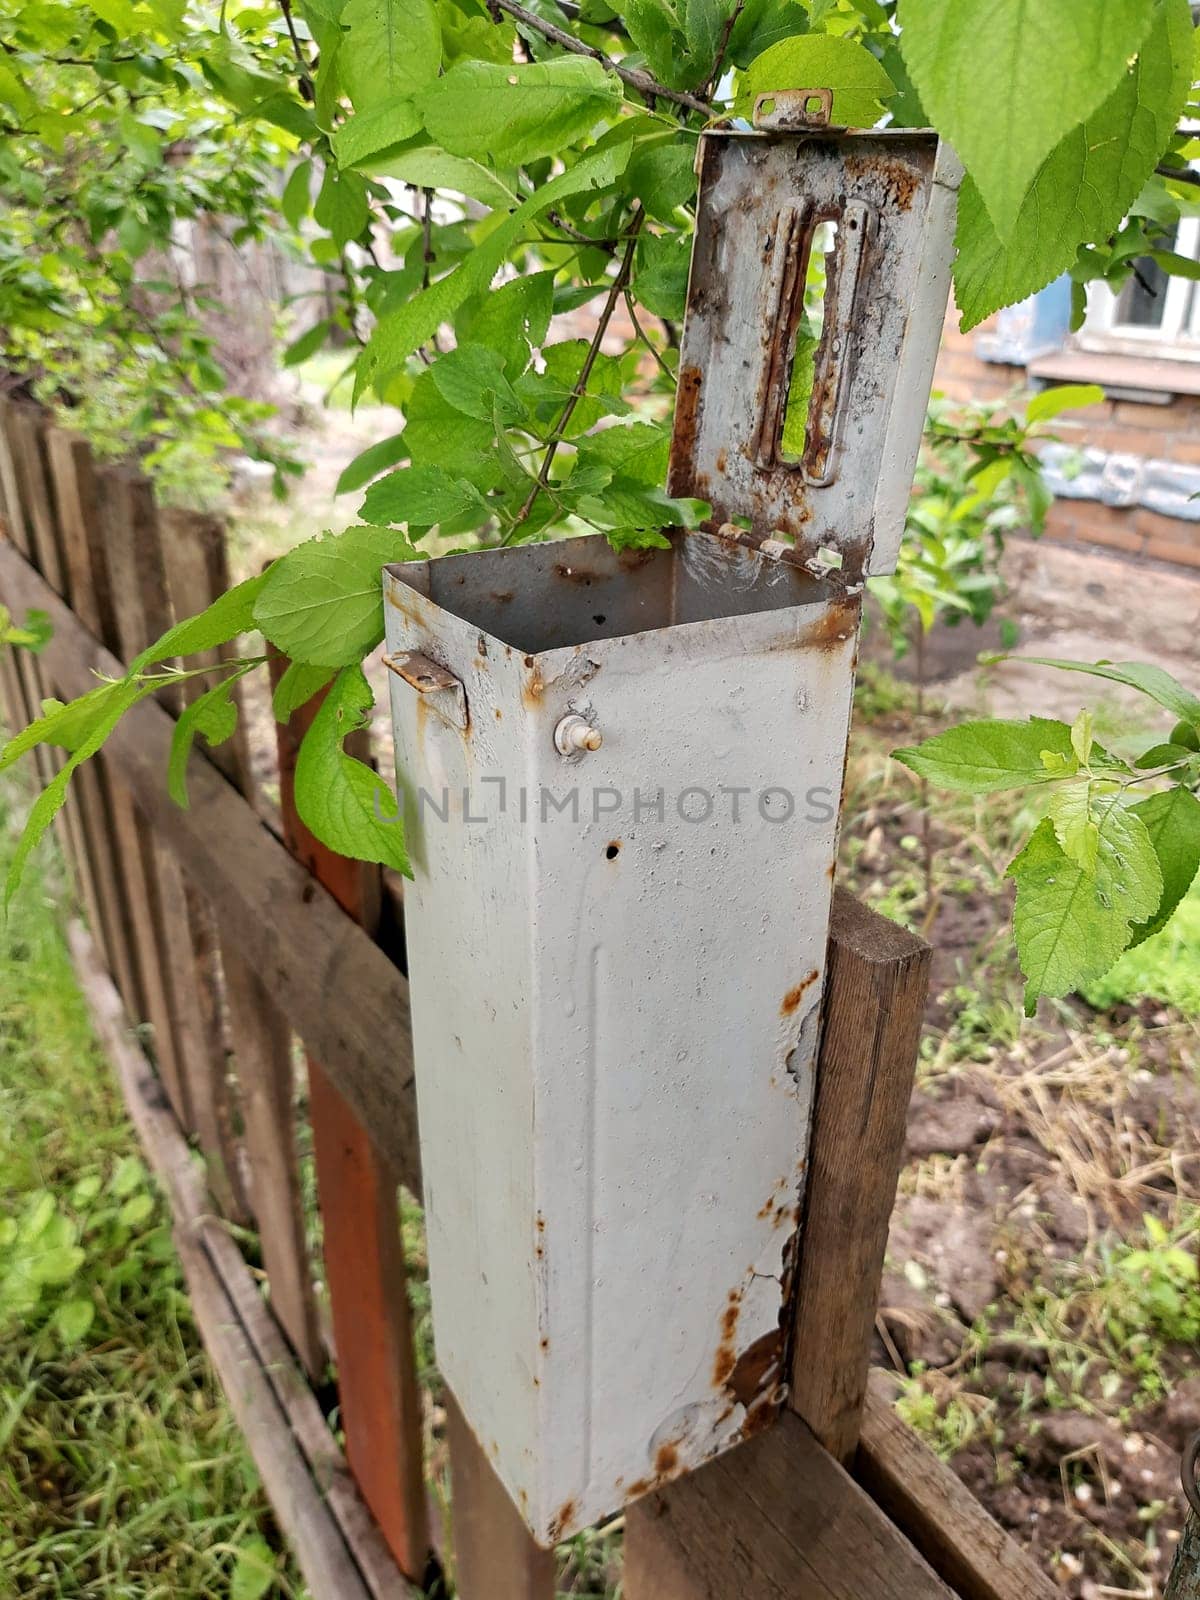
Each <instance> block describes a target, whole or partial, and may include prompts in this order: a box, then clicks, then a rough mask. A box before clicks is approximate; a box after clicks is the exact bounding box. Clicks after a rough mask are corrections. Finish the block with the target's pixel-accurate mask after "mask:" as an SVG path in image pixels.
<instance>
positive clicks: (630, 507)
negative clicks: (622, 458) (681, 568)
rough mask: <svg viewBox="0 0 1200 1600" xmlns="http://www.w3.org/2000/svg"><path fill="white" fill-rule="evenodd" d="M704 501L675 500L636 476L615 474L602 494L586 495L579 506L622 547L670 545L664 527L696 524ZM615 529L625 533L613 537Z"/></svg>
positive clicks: (589, 518) (583, 513) (618, 546)
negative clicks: (642, 482) (616, 475)
mask: <svg viewBox="0 0 1200 1600" xmlns="http://www.w3.org/2000/svg"><path fill="white" fill-rule="evenodd" d="M703 505H704V502H703V501H697V500H673V499H671V497H670V496H669V495H668V494H666V493H665V491H664V490H662V489H656V488H648V487H647V486H646V485H645V484H641V483H636V482H634V481H633V480H632V479H630V480H627V481H622V480H621V479H620V478H614V479H613V481H612V482H611V483H610V484H608V485H607V486H606V487H605V488H604V489H603V490H602V491H601V493H600V494H598V495H584V496H583V497H582V498H581V499H580V500H579V501H578V504H577V510H578V512H579V515H580V516H581V517H586V518H587V520H588V521H589V522H590V523H592V524H593V526H595V527H597V528H603V529H605V530H606V531H608V532H609V534H610V543H614V544H615V545H616V548H617V549H621V548H622V547H623V546H624V545H633V544H654V545H660V546H661V545H666V544H667V543H668V542H669V541H668V540H667V539H666V538H665V537H664V535H663V531H662V530H663V529H664V528H672V527H692V526H694V525H695V523H696V521H697V520H698V516H699V515H703V511H702V510H701V509H700V508H701V507H703ZM614 532H619V533H620V534H621V535H622V537H621V538H620V539H616V540H614V539H612V537H611V535H612V534H613V533H614ZM634 535H637V536H638V537H636V538H635V537H634ZM646 536H650V537H646Z"/></svg>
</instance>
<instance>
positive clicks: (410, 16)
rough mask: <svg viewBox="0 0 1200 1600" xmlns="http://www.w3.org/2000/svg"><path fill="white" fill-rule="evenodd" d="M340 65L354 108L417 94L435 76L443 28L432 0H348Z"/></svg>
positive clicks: (344, 18)
mask: <svg viewBox="0 0 1200 1600" xmlns="http://www.w3.org/2000/svg"><path fill="white" fill-rule="evenodd" d="M341 20H342V25H343V27H344V28H345V29H346V30H347V31H346V36H345V38H344V39H343V40H342V44H341V49H340V51H339V53H338V71H339V73H340V75H341V80H342V83H343V84H344V85H345V89H346V93H347V94H348V95H349V96H350V100H351V103H352V104H353V106H354V109H355V110H356V111H365V110H367V109H368V108H369V107H371V106H376V105H379V104H380V103H381V102H382V101H394V100H395V99H396V98H397V97H398V96H401V95H415V94H416V93H417V91H418V90H419V89H423V88H424V87H425V85H426V84H428V83H431V82H432V81H433V80H434V78H436V76H437V71H438V67H439V66H440V65H441V60H442V31H441V27H440V25H439V23H438V17H437V9H436V7H435V5H434V3H433V0H348V3H347V4H346V6H345V7H344V8H343V10H342V16H341Z"/></svg>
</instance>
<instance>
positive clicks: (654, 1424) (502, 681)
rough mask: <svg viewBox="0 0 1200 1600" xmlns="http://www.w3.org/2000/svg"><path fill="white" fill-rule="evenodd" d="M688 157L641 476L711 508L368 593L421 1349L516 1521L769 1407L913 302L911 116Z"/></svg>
mask: <svg viewBox="0 0 1200 1600" xmlns="http://www.w3.org/2000/svg"><path fill="white" fill-rule="evenodd" d="M768 109H769V108H768ZM788 111H789V106H788V103H787V97H784V96H780V97H778V98H777V101H776V104H775V106H774V110H773V113H772V115H773V117H774V120H775V121H776V123H779V122H781V121H782V120H783V119H785V117H786V115H787V114H788ZM700 162H701V173H702V184H701V198H700V210H699V222H698V231H697V237H696V245H695V253H694V258H693V267H692V281H691V286H690V290H689V306H688V316H687V323H686V327H685V331H684V339H683V349H682V357H681V372H680V400H679V405H678V415H677V421H676V428H675V438H674V444H673V451H672V466H671V480H670V481H671V487H672V490H673V491H674V492H675V493H677V494H682V495H695V496H698V497H702V498H704V499H706V500H708V501H710V502H711V504H712V507H713V516H712V519H711V521H710V523H709V524H708V526H707V530H706V531H701V532H694V533H683V532H679V531H672V532H670V534H669V537H670V548H669V549H661V550H645V551H636V552H627V553H624V554H621V555H617V554H614V553H613V551H612V550H611V549H610V548H609V546H608V545H607V544H606V543H605V541H604V540H603V539H601V538H584V539H576V540H571V541H567V542H560V543H543V544H536V545H529V546H525V547H522V548H517V549H512V550H503V551H491V552H484V553H479V554H468V555H460V556H451V557H447V558H444V559H442V560H438V561H432V562H420V563H413V564H410V565H406V566H398V567H394V568H389V569H388V571H387V572H386V574H385V593H386V601H387V604H386V606H385V612H386V617H387V648H388V652H389V657H388V660H389V665H390V666H391V667H392V668H393V676H392V678H391V691H392V716H393V721H394V726H395V738H396V749H397V765H398V772H399V778H400V784H401V790H402V795H403V801H404V807H405V814H406V818H407V825H408V830H409V840H410V848H411V853H412V859H413V868H414V874H415V877H414V881H413V883H412V884H411V885H410V886H409V888H408V891H407V893H406V896H405V920H406V923H407V931H408V951H409V961H410V974H411V983H412V1009H413V1029H414V1045H415V1054H416V1070H417V1092H418V1104H419V1110H420V1125H421V1146H422V1156H423V1163H424V1180H425V1203H426V1215H427V1222H428V1229H429V1262H430V1274H431V1279H432V1289H433V1307H434V1331H435V1338H436V1344H437V1356H438V1362H439V1365H440V1367H441V1369H442V1371H443V1373H444V1375H445V1377H446V1380H447V1382H448V1383H449V1384H450V1386H451V1388H452V1389H453V1391H454V1393H455V1395H456V1397H457V1399H458V1401H459V1403H460V1405H461V1407H462V1410H463V1412H464V1413H465V1415H466V1417H467V1419H468V1421H469V1422H470V1424H471V1426H472V1428H473V1429H474V1431H475V1433H476V1435H477V1437H478V1439H479V1441H480V1443H481V1445H482V1447H483V1448H484V1450H485V1451H486V1452H487V1453H488V1455H489V1456H490V1457H491V1459H492V1461H493V1462H494V1464H495V1467H496V1469H497V1471H498V1472H499V1474H500V1476H501V1478H502V1479H503V1481H504V1483H505V1484H506V1485H507V1488H508V1490H509V1492H510V1494H511V1495H512V1497H513V1500H514V1502H515V1503H516V1504H517V1506H518V1507H519V1508H520V1510H521V1512H522V1514H523V1516H524V1518H525V1520H526V1522H527V1523H528V1525H529V1527H530V1529H531V1530H532V1532H533V1533H534V1535H535V1537H536V1538H537V1539H538V1540H539V1541H540V1542H542V1543H544V1544H550V1543H553V1542H554V1541H555V1540H558V1539H561V1538H563V1537H564V1536H566V1535H568V1534H570V1533H572V1532H573V1531H575V1530H577V1529H579V1528H580V1527H583V1526H585V1525H587V1524H588V1523H590V1522H593V1521H595V1520H596V1519H598V1518H599V1517H601V1516H604V1515H605V1514H607V1513H609V1512H612V1511H613V1510H615V1509H616V1508H618V1507H619V1506H621V1505H622V1504H624V1503H625V1502H626V1501H628V1500H630V1499H632V1498H634V1497H635V1496H637V1495H638V1494H641V1493H644V1492H645V1491H646V1490H647V1489H648V1488H650V1487H651V1486H652V1485H654V1484H656V1483H658V1482H661V1481H662V1480H664V1479H666V1478H669V1477H672V1476H675V1475H676V1474H678V1473H680V1472H683V1471H685V1470H687V1469H688V1468H691V1467H695V1466H696V1465H698V1464H699V1463H700V1462H702V1461H704V1460H705V1459H706V1458H708V1457H710V1456H712V1455H714V1454H716V1453H717V1452H718V1451H720V1450H723V1449H725V1448H726V1447H728V1446H729V1445H732V1444H734V1443H735V1442H736V1441H737V1440H738V1439H740V1438H742V1437H743V1436H744V1435H745V1434H747V1433H748V1432H750V1431H752V1430H754V1429H756V1428H758V1427H761V1426H763V1425H764V1424H765V1423H766V1422H768V1421H769V1420H770V1419H771V1418H772V1416H773V1415H774V1412H775V1410H776V1408H777V1406H778V1404H779V1402H780V1400H781V1398H782V1391H783V1385H784V1383H785V1372H786V1351H785V1348H784V1333H783V1331H782V1330H783V1329H784V1328H785V1326H786V1317H785V1316H784V1311H785V1305H786V1301H787V1297H788V1281H789V1275H790V1274H791V1272H792V1268H793V1264H794V1261H795V1257H796V1251H797V1248H798V1240H797V1227H798V1218H799V1215H800V1197H801V1191H802V1188H803V1183H804V1171H805V1154H806V1148H807V1140H808V1125H809V1115H810V1104H811V1098H812V1082H813V1064H814V1052H815V1047H816V1042H817V1036H818V1018H819V1010H820V1000H821V986H822V969H823V963H824V959H825V944H826V935H827V927H828V915H829V904H830V894H831V888H832V879H833V871H834V857H835V852H836V846H837V834H838V813H839V806H840V802H839V795H840V789H841V782H842V772H843V765H844V761H845V752H846V739H847V726H848V721H849V715H850V699H851V685H852V680H853V672H854V660H855V650H856V643H857V630H858V620H859V606H860V594H861V588H862V580H863V576H864V573H865V572H867V571H882V570H886V569H887V568H888V567H890V566H891V564H892V563H893V561H894V558H895V552H896V547H897V544H898V541H899V538H900V533H901V528H902V523H903V516H904V505H905V500H906V496H907V492H908V489H909V485H910V482H911V478H912V471H913V465H914V461H915V456H916V451H917V447H918V441H919V436H920V431H921V425H922V420H923V417H924V411H925V403H926V399H927V395H928V391H929V383H930V377H931V373H932V369H933V362H934V356H935V353H936V348H937V342H938V334H939V330H940V327H941V320H942V315H943V312H944V308H945V303H946V293H947V284H948V276H949V258H950V246H951V232H952V211H953V205H952V201H953V189H952V185H951V184H950V183H949V182H948V181H947V180H946V179H945V178H944V177H943V176H942V174H941V173H940V172H939V171H938V170H937V142H936V140H935V139H934V138H933V137H932V136H931V135H927V134H923V133H902V134H895V135H891V134H886V133H884V134H874V133H862V134H844V133H843V134H839V133H835V132H831V131H829V130H822V131H819V132H814V131H811V130H809V129H802V130H801V131H790V132H789V131H782V130H781V129H780V128H779V127H776V128H775V129H773V130H772V131H764V132H757V131H756V132H749V131H748V132H746V133H737V132H714V133H706V134H705V135H704V136H703V138H702V140H701V152H700ZM834 227H836V235H835V241H834V243H833V247H832V249H830V250H829V252H828V254H826V256H825V268H826V286H825V294H824V318H823V323H822V325H821V326H820V328H819V330H818V329H817V322H818V321H819V320H820V318H819V313H817V312H814V310H813V308H812V306H811V304H810V307H809V310H808V311H806V310H805V305H804V291H805V285H806V283H808V282H809V281H810V278H811V272H810V270H809V268H810V258H811V257H812V256H813V254H814V251H815V250H816V249H817V248H820V247H821V246H822V245H824V244H825V243H827V242H828V240H829V238H830V236H831V235H832V234H833V229H834ZM810 301H811V295H810ZM798 396H799V405H798V404H797V397H798ZM828 552H833V553H834V555H833V556H831V555H830V554H829V553H828ZM837 556H840V558H841V563H842V565H841V568H840V570H830V566H829V563H830V561H831V560H835V559H836V557H837ZM830 1335H831V1337H836V1336H837V1330H836V1329H831V1330H830Z"/></svg>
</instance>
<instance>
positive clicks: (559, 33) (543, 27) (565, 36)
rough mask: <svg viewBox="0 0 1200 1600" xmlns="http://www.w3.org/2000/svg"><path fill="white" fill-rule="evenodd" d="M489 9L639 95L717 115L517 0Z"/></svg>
mask: <svg viewBox="0 0 1200 1600" xmlns="http://www.w3.org/2000/svg"><path fill="white" fill-rule="evenodd" d="M488 9H489V10H490V11H491V12H492V13H493V15H494V14H495V13H496V12H497V11H504V12H507V13H508V15H509V16H510V17H513V18H515V19H516V21H517V22H522V23H524V24H525V26H526V27H527V28H532V29H533V30H534V31H535V32H536V33H540V34H541V35H542V37H543V38H544V39H549V40H550V42H551V43H552V44H556V45H558V47H559V49H560V50H569V51H571V53H572V54H573V55H577V56H591V58H592V60H593V61H598V62H599V63H600V65H601V66H602V67H603V68H604V69H605V71H606V72H615V73H616V75H617V77H618V78H620V80H621V82H622V83H627V84H628V85H629V87H630V88H631V89H636V90H637V92H638V93H639V94H644V95H653V96H654V98H655V99H658V100H670V101H671V102H672V103H673V104H674V105H677V106H686V107H687V109H688V110H689V111H699V112H701V113H702V115H704V116H706V117H712V116H715V115H716V111H715V109H714V107H713V106H712V105H710V104H709V102H708V101H707V100H702V99H701V98H700V97H699V95H695V94H688V93H687V91H686V90H684V89H668V88H667V86H666V85H665V84H662V83H659V82H658V80H657V79H656V78H652V77H651V76H650V74H649V73H648V72H643V71H642V70H641V68H640V67H623V66H621V65H620V63H619V62H616V61H614V60H613V58H612V57H611V56H606V55H605V54H604V51H603V50H597V49H595V48H594V47H593V46H592V45H590V44H584V42H583V40H582V39H577V38H576V37H575V35H574V34H573V33H568V32H567V31H566V29H565V28H559V27H556V26H555V24H554V23H553V22H544V21H543V20H542V18H541V17H539V16H538V15H537V13H536V12H533V11H529V10H527V9H526V8H525V7H524V6H523V5H520V4H519V3H518V0H488Z"/></svg>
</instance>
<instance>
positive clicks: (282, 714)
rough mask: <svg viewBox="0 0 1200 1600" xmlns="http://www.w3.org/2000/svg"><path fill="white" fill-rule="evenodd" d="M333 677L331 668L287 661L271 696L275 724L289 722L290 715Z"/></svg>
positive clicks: (318, 692) (305, 662)
mask: <svg viewBox="0 0 1200 1600" xmlns="http://www.w3.org/2000/svg"><path fill="white" fill-rule="evenodd" d="M332 677H333V668H332V667H311V666H309V664H308V662H307V661H289V662H288V664H287V667H286V668H285V670H284V673H283V676H282V677H281V678H280V680H279V682H278V683H277V684H276V685H275V693H274V694H273V695H272V696H271V711H272V712H273V714H274V717H275V721H276V722H290V721H291V718H292V713H293V712H295V711H298V710H299V709H300V707H301V706H303V705H307V704H308V702H309V701H310V700H311V699H312V697H313V695H315V694H320V692H321V690H322V689H323V688H324V687H325V685H326V684H327V683H328V682H329V680H330V678H332Z"/></svg>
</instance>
